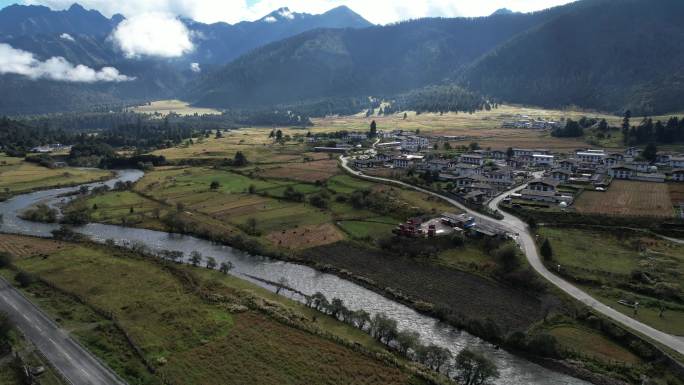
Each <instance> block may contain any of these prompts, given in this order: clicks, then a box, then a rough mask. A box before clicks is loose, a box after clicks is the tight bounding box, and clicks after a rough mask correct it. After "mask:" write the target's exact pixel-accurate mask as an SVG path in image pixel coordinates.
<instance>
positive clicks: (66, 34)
mask: <svg viewBox="0 0 684 385" xmlns="http://www.w3.org/2000/svg"><path fill="white" fill-rule="evenodd" d="M59 38H60V39H62V40H68V41H75V40H74V37H73V36H71V35H69V34H68V33H63V34H61V35H59Z"/></svg>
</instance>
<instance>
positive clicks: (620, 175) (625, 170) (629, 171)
mask: <svg viewBox="0 0 684 385" xmlns="http://www.w3.org/2000/svg"><path fill="white" fill-rule="evenodd" d="M608 175H610V176H611V177H613V178H615V179H623V180H629V179H632V178H634V177H635V176H636V175H637V171H636V170H635V169H633V168H632V167H628V166H615V167H611V168H609V169H608Z"/></svg>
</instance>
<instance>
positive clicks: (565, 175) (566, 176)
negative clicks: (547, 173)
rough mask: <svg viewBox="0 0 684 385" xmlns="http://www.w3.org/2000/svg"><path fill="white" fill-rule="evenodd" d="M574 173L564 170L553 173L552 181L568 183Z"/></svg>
mask: <svg viewBox="0 0 684 385" xmlns="http://www.w3.org/2000/svg"><path fill="white" fill-rule="evenodd" d="M571 176H572V173H571V172H570V171H565V170H562V169H559V170H553V171H551V179H553V180H555V181H556V182H559V183H567V182H568V180H570V177H571Z"/></svg>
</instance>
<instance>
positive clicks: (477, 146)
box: [468, 142, 480, 151]
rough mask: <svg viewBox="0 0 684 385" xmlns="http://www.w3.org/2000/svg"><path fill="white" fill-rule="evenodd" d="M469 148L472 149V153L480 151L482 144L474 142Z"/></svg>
mask: <svg viewBox="0 0 684 385" xmlns="http://www.w3.org/2000/svg"><path fill="white" fill-rule="evenodd" d="M468 147H469V148H470V151H475V150H479V149H480V144H479V143H477V142H472V143H470V145H469V146H468Z"/></svg>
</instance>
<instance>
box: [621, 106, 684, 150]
mask: <svg viewBox="0 0 684 385" xmlns="http://www.w3.org/2000/svg"><path fill="white" fill-rule="evenodd" d="M630 119H631V113H630V112H629V111H627V113H625V117H624V120H623V123H622V134H623V136H624V141H625V144H627V145H630V146H634V145H639V144H648V143H666V144H671V143H675V142H684V118H682V119H679V118H677V117H671V118H670V119H669V120H668V121H667V122H666V123H663V122H661V121H660V120H657V121H655V122H654V121H653V119H651V118H644V119H642V120H641V123H639V125H637V126H632V125H631V124H630Z"/></svg>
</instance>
